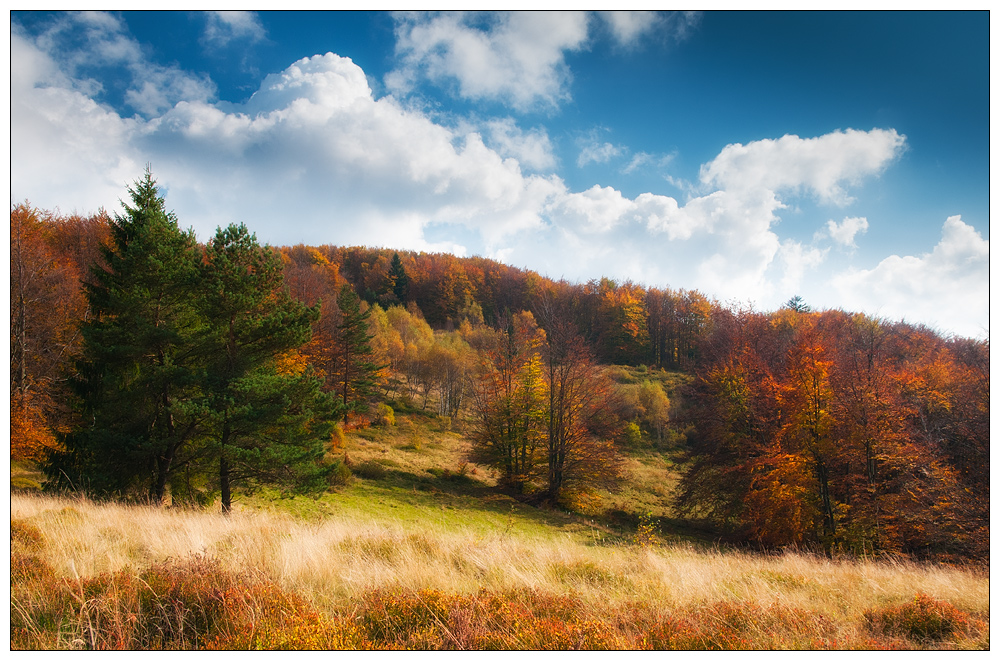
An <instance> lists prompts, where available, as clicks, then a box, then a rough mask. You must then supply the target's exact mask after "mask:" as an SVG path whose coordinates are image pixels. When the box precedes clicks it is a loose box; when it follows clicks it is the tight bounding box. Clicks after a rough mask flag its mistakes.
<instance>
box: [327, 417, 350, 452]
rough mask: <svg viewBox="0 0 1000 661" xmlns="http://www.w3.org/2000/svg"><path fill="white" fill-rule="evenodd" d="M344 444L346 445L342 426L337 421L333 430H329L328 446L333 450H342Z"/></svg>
mask: <svg viewBox="0 0 1000 661" xmlns="http://www.w3.org/2000/svg"><path fill="white" fill-rule="evenodd" d="M345 445H347V436H346V435H345V434H344V428H343V427H341V425H340V423H339V422H338V423H337V424H336V425H334V427H333V431H332V432H330V448H331V449H332V450H333V451H334V452H338V451H340V450H343V449H344V446H345Z"/></svg>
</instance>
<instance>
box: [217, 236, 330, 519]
mask: <svg viewBox="0 0 1000 661" xmlns="http://www.w3.org/2000/svg"><path fill="white" fill-rule="evenodd" d="M200 271H201V282H202V290H203V292H204V295H203V297H202V298H201V300H200V306H201V310H202V313H203V315H204V317H205V321H206V325H205V330H206V334H205V336H204V338H203V342H202V351H203V353H204V356H205V361H206V378H205V394H206V399H207V401H206V406H207V409H208V410H209V411H210V413H211V421H212V422H211V426H210V433H209V436H210V443H209V447H210V452H211V454H212V455H217V459H218V480H219V489H220V492H221V496H222V511H223V512H225V513H228V512H229V511H230V509H231V505H232V487H233V486H234V485H236V484H237V483H241V482H242V483H243V484H244V485H245V486H248V487H252V486H253V485H254V484H258V483H263V482H267V483H279V484H283V485H286V486H299V487H305V486H308V485H309V484H313V483H316V482H317V480H318V479H319V477H320V474H321V473H322V472H323V471H322V469H321V468H320V467H319V464H318V463H317V462H318V460H319V459H320V458H322V456H323V453H324V441H325V440H326V439H328V438H329V433H330V423H329V421H330V420H331V419H332V417H333V409H334V401H333V400H332V398H330V397H329V396H324V395H321V394H320V391H319V386H320V383H319V380H318V379H317V378H316V377H315V376H313V374H312V372H311V370H298V371H293V372H287V371H285V372H282V371H280V370H279V368H278V363H277V359H278V357H279V356H280V355H281V354H283V353H285V352H288V351H292V350H295V349H297V348H298V347H300V346H302V345H303V344H304V343H305V342H307V341H308V340H309V337H310V334H311V324H312V322H314V321H315V320H316V319H318V317H319V308H318V307H316V308H309V307H307V306H305V305H304V304H302V303H299V302H297V301H295V300H293V299H292V298H291V296H290V295H289V294H288V292H287V291H286V290H285V288H284V285H283V277H282V262H281V258H280V256H279V255H278V253H276V252H274V251H272V250H271V249H270V248H267V247H261V246H260V245H259V244H258V243H257V239H256V237H255V236H254V235H252V234H250V232H249V231H248V230H247V228H246V227H245V226H244V225H242V224H241V225H239V226H236V225H230V226H229V227H228V228H226V229H221V228H220V229H219V230H218V231H217V232H216V235H215V238H214V239H213V240H212V241H211V242H210V243H209V244H208V246H207V247H206V250H205V259H204V261H203V262H202V265H201V268H200Z"/></svg>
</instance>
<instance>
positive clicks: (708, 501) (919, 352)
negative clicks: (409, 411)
mask: <svg viewBox="0 0 1000 661" xmlns="http://www.w3.org/2000/svg"><path fill="white" fill-rule="evenodd" d="M10 237H11V253H10V254H11V259H10V295H11V298H10V341H11V344H10V348H11V353H10V360H11V362H10V367H11V371H10V385H11V418H10V430H11V456H12V458H13V459H28V460H40V461H43V462H45V463H46V471H47V473H48V475H49V477H50V481H49V484H51V485H55V486H59V485H63V486H70V485H72V486H74V487H80V488H84V489H86V490H89V491H91V492H92V493H95V494H106V495H110V494H128V495H132V496H134V495H143V496H145V497H147V498H150V499H152V500H154V501H157V500H162V499H165V498H166V496H167V494H168V493H169V494H170V496H172V497H173V499H174V500H178V499H180V500H183V499H191V500H204V499H205V498H209V497H214V496H215V495H216V494H217V493H218V494H221V496H222V502H223V509H224V511H228V510H229V508H230V507H231V505H232V498H233V494H234V493H235V492H236V491H238V490H240V489H244V490H248V489H253V488H255V487H256V486H257V485H260V484H264V483H271V484H278V485H281V486H282V487H284V488H288V489H296V488H302V489H307V488H313V487H319V486H321V484H322V483H323V482H324V479H325V477H326V476H327V474H328V468H327V467H326V466H324V462H323V461H322V456H323V454H324V446H325V444H326V443H327V441H328V440H329V439H330V434H331V431H332V430H333V428H332V422H333V420H334V419H335V418H340V419H343V420H346V419H348V417H349V416H353V418H352V420H353V421H355V422H356V423H357V424H359V425H364V424H367V423H368V422H369V421H368V419H367V416H365V415H364V412H365V410H366V408H367V406H368V404H369V403H370V402H373V401H375V400H377V399H379V398H390V399H395V400H399V403H400V405H401V407H402V408H404V409H406V408H408V407H410V406H417V407H422V408H423V409H424V410H427V411H435V412H436V413H438V414H439V415H441V416H448V417H451V418H452V419H453V420H454V421H455V422H456V423H457V425H456V427H455V428H456V429H461V428H462V425H468V427H466V429H470V433H469V437H470V440H471V441H472V442H473V455H472V456H473V458H474V459H475V460H476V461H479V462H482V463H486V464H489V465H490V466H492V467H494V468H495V469H496V470H497V471H498V472H499V475H500V483H501V484H502V485H503V486H504V487H505V488H507V489H509V490H511V491H513V492H519V493H521V494H524V495H526V496H528V497H532V498H536V499H546V500H549V501H551V502H562V503H570V504H572V503H573V502H574V501H578V502H582V499H584V498H585V496H586V494H587V493H589V492H592V490H593V489H595V488H598V487H602V486H609V487H610V486H613V485H614V483H615V481H616V480H617V478H618V477H619V476H620V474H621V461H620V458H619V456H618V453H617V450H616V447H615V440H616V439H617V437H618V436H619V435H625V436H627V437H628V438H629V439H631V440H630V442H633V443H634V442H639V441H641V438H642V434H644V433H646V434H649V436H651V437H654V436H655V438H656V439H657V441H662V440H663V439H664V438H668V439H669V438H672V437H674V435H673V434H668V433H667V425H668V424H669V422H670V420H669V415H670V414H671V411H673V415H675V416H676V417H677V418H678V421H679V422H680V424H682V425H684V426H685V429H686V431H685V433H684V435H685V437H686V439H687V444H686V449H687V451H688V456H687V461H685V462H684V464H683V465H684V475H683V478H682V481H681V484H680V489H679V497H678V499H677V501H676V503H675V504H676V506H677V508H678V511H679V513H681V514H683V515H685V516H688V517H692V518H700V519H703V520H705V521H706V522H707V523H709V524H711V525H713V526H715V527H716V529H717V530H719V531H722V533H723V534H726V535H729V536H731V537H733V538H738V539H741V540H744V541H750V542H755V543H759V544H762V545H766V546H782V545H786V544H805V545H816V546H822V547H824V548H826V549H828V550H831V551H833V550H835V549H838V550H839V549H843V550H849V551H853V552H859V553H870V552H876V553H912V554H922V555H927V556H931V555H938V556H941V555H947V556H977V557H979V556H984V555H985V553H986V552H987V551H986V549H988V543H989V512H990V510H989V452H990V447H989V364H990V363H989V342H988V340H987V341H979V340H972V339H965V338H950V339H948V338H943V337H941V336H940V335H939V334H937V333H935V332H932V331H930V330H928V329H926V328H923V327H920V326H912V325H909V324H905V323H892V322H888V321H886V320H880V319H874V318H871V317H867V316H865V315H861V314H848V313H845V312H841V311H836V310H828V311H823V312H815V311H812V310H811V309H810V308H809V306H808V305H806V304H805V303H804V302H803V301H802V299H801V298H800V297H793V298H792V299H790V300H789V301H788V302H787V303H786V304H785V305H784V306H783V307H782V308H780V309H778V310H776V311H774V312H772V313H759V312H754V311H752V310H742V309H738V308H725V307H722V306H720V305H719V304H718V303H716V302H714V301H712V300H710V299H708V298H707V297H705V296H704V295H703V294H701V293H699V292H696V291H684V290H671V289H657V288H643V287H640V286H638V285H635V284H633V283H631V282H628V281H626V282H617V281H614V280H610V279H607V278H603V279H600V280H595V281H592V282H589V283H586V284H582V285H577V284H571V283H568V282H565V281H558V282H556V281H552V280H549V279H547V278H543V277H541V276H540V275H538V274H537V273H532V272H527V271H523V270H520V269H516V268H512V267H508V266H506V265H503V264H500V263H497V262H493V261H490V260H487V259H484V258H478V257H476V258H469V259H460V258H458V257H455V256H453V255H447V254H427V253H415V252H394V251H388V250H383V249H376V248H357V247H355V248H344V247H336V246H319V247H310V246H304V245H298V246H292V247H285V248H281V249H278V250H274V249H271V248H269V247H266V246H260V245H259V244H258V243H257V241H256V239H255V237H254V236H253V235H252V234H251V233H250V232H249V230H247V228H245V227H243V226H230V227H228V228H225V229H220V230H219V231H218V232H217V233H216V234H215V236H214V237H212V238H211V239H210V240H209V241H207V242H206V244H205V245H199V244H198V243H197V241H196V240H195V238H194V236H193V234H192V233H191V232H189V231H188V232H185V231H183V230H181V229H180V228H179V227H178V223H177V219H176V218H175V217H174V216H173V214H170V213H168V212H167V211H166V208H165V203H164V200H163V199H162V198H161V197H160V196H159V193H158V190H157V187H156V184H155V181H153V179H152V176H151V174H150V173H149V172H148V171H147V172H146V173H145V176H144V177H143V178H141V179H140V180H139V181H137V182H136V183H135V185H134V186H133V187H131V188H129V201H128V203H127V204H126V205H125V209H124V213H123V214H122V215H116V216H115V217H114V218H113V219H112V218H108V217H107V216H106V215H105V214H103V213H100V214H97V215H95V216H92V217H89V218H82V217H78V216H73V217H60V216H56V215H54V214H48V213H46V212H43V211H39V210H36V209H32V208H31V207H30V206H28V205H27V203H25V204H23V205H14V206H12V208H11V234H10ZM91 266H93V268H90V267H91ZM88 269H89V270H88ZM404 301H405V307H404V306H403V305H402V304H403V303H404ZM527 310H531V311H532V312H527ZM425 313H426V317H425ZM609 362H616V363H623V364H631V365H634V366H636V367H637V368H638V369H636V370H628V371H627V372H628V373H630V374H647V375H648V376H649V378H648V379H646V380H639V379H635V378H631V377H630V378H629V384H628V385H627V387H623V386H618V387H613V386H612V384H611V383H610V381H609V380H608V378H607V374H608V373H609V370H607V369H606V367H604V366H602V365H604V364H606V363H609ZM646 365H649V366H650V367H654V368H666V369H669V370H683V371H685V372H688V373H689V374H690V375H692V382H691V385H690V387H689V388H688V389H687V391H686V392H684V393H683V394H681V395H680V397H678V400H679V401H678V402H675V403H676V404H678V406H671V401H669V400H668V399H667V396H666V393H665V392H664V390H663V388H662V387H661V386H660V379H659V377H657V376H655V375H654V373H652V372H647V371H646V369H645V366H646ZM615 372H616V373H620V374H623V373H626V371H625V370H623V369H617V370H615ZM675 376H676V375H675ZM670 380H675V379H674V376H671V377H670ZM619 395H622V397H620V398H619ZM71 402H72V403H73V406H70V403H71ZM394 404H395V402H394ZM383 418H384V419H388V417H386V416H383ZM623 421H627V422H629V423H630V425H631V426H630V427H628V428H627V429H626V430H625V431H623V424H622V422H623ZM640 425H641V427H640ZM655 445H656V447H660V444H659V443H656V444H655Z"/></svg>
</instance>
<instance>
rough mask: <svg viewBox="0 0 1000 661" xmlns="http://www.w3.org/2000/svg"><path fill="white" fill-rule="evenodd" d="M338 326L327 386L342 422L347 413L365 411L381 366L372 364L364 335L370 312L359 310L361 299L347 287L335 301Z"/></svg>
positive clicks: (365, 334) (373, 392) (368, 338)
mask: <svg viewBox="0 0 1000 661" xmlns="http://www.w3.org/2000/svg"><path fill="white" fill-rule="evenodd" d="M337 305H338V307H339V308H340V314H341V322H340V324H338V325H337V337H336V340H335V342H336V344H335V347H334V356H333V358H334V370H333V374H332V375H328V376H332V379H331V385H332V386H333V388H334V390H335V392H336V393H337V395H338V397H340V400H341V406H342V410H343V416H344V421H345V422H346V421H347V418H348V416H349V415H350V414H351V413H355V412H363V411H365V410H367V400H368V398H370V397H372V396H373V395H374V394H375V392H376V388H377V385H378V384H377V378H376V376H377V374H378V372H379V370H380V369H382V366H381V365H378V364H377V363H375V362H374V361H373V360H372V356H373V353H374V352H373V351H372V347H371V340H372V336H371V335H370V334H369V333H368V317H369V316H370V314H371V311H370V309H365V310H362V309H361V299H359V298H358V295H357V294H356V293H354V290H353V289H352V288H351V286H350V285H346V284H345V285H344V286H343V287H341V289H340V294H339V296H338V297H337Z"/></svg>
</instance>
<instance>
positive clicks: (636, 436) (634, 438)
mask: <svg viewBox="0 0 1000 661" xmlns="http://www.w3.org/2000/svg"><path fill="white" fill-rule="evenodd" d="M623 436H624V437H625V445H627V446H629V447H633V448H635V447H639V446H640V445H641V444H642V430H641V429H639V425H637V424H635V423H634V422H629V423H627V424H626V425H625V430H624V432H623Z"/></svg>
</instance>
